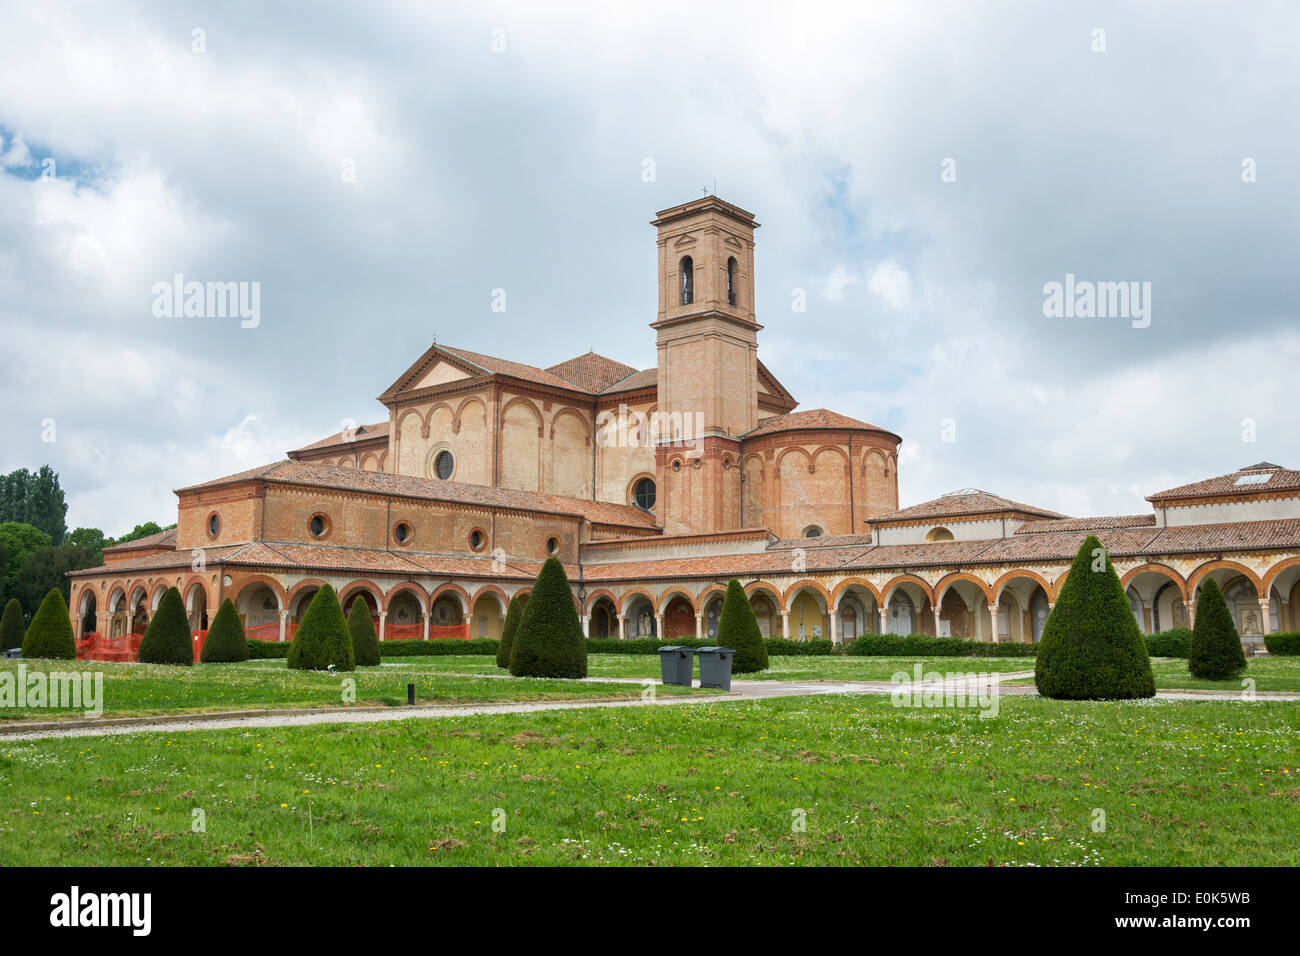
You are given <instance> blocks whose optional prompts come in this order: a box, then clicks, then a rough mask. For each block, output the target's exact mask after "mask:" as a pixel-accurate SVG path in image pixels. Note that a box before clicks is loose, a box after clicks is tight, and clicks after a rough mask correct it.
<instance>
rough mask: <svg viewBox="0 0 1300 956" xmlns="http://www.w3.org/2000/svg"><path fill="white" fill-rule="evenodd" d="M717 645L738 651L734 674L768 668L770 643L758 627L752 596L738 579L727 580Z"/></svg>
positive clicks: (733, 662)
mask: <svg viewBox="0 0 1300 956" xmlns="http://www.w3.org/2000/svg"><path fill="white" fill-rule="evenodd" d="M718 645H719V646H721V647H730V648H731V649H732V650H734V651H735V652H736V656H735V658H734V659H733V660H732V662H731V672H732V673H733V674H753V673H756V672H758V671H765V670H767V644H766V643H765V642H764V640H763V632H762V631H760V630H759V629H758V619H757V618H756V617H754V608H753V607H752V606H751V605H750V603H749V595H748V594H746V593H745V589H744V588H743V587H741V584H740V582H739V581H738V580H736V579H735V578H732V579H731V580H730V581H728V582H727V596H726V597H725V598H723V599H722V613H721V614H720V615H718Z"/></svg>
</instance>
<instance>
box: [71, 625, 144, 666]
mask: <svg viewBox="0 0 1300 956" xmlns="http://www.w3.org/2000/svg"><path fill="white" fill-rule="evenodd" d="M142 637H144V635H143V634H123V635H122V636H121V637H104V636H103V635H102V634H100V633H99V632H98V631H92V632H91V633H89V634H87V635H85V636H84V637H83V638H82V639H81V640H79V641H77V660H79V661H134V660H135V659H136V655H137V654H138V653H139V651H140V639H141V638H142Z"/></svg>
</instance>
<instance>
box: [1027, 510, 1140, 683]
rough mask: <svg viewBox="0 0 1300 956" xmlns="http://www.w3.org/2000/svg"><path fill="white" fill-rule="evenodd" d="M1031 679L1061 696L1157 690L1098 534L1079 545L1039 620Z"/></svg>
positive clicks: (1130, 608) (1131, 610)
mask: <svg viewBox="0 0 1300 956" xmlns="http://www.w3.org/2000/svg"><path fill="white" fill-rule="evenodd" d="M1034 683H1035V684H1037V685H1038V692H1039V693H1040V694H1042V695H1043V696H1044V697H1053V698H1058V699H1064V700H1127V699H1130V698H1134V697H1154V696H1155V693H1156V686H1155V678H1154V676H1153V675H1152V673H1151V658H1150V657H1149V656H1148V655H1147V647H1146V642H1145V641H1144V640H1143V639H1142V632H1141V631H1140V630H1139V629H1138V625H1137V621H1136V620H1135V619H1134V617H1133V609H1132V607H1131V606H1130V605H1129V601H1128V596H1127V595H1126V594H1125V593H1124V586H1123V585H1122V584H1120V581H1119V575H1118V574H1116V573H1115V566H1114V565H1113V564H1111V563H1110V555H1109V554H1107V553H1106V552H1105V550H1104V549H1103V548H1102V546H1101V542H1100V541H1098V540H1097V537H1096V535H1088V537H1087V538H1086V539H1085V540H1084V542H1083V544H1081V545H1080V546H1079V551H1078V553H1076V554H1075V556H1074V562H1073V563H1072V564H1071V565H1070V571H1069V574H1068V575H1067V576H1066V578H1065V584H1063V585H1062V586H1061V593H1060V594H1059V595H1058V596H1057V598H1056V605H1055V607H1053V608H1052V613H1051V614H1050V615H1049V616H1048V618H1047V623H1046V624H1045V625H1044V626H1043V638H1042V641H1041V642H1040V643H1039V648H1038V657H1037V660H1036V662H1035V666H1034Z"/></svg>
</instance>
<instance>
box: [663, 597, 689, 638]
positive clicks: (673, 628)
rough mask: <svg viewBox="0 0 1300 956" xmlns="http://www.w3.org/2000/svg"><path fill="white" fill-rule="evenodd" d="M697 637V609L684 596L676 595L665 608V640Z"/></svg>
mask: <svg viewBox="0 0 1300 956" xmlns="http://www.w3.org/2000/svg"><path fill="white" fill-rule="evenodd" d="M683 637H685V638H693V637H695V607H694V606H693V605H692V604H691V602H690V600H689V599H688V598H687V597H686V596H685V595H684V594H674V595H673V596H672V598H671V599H670V600H669V601H668V604H667V606H666V607H665V608H664V639H665V640H669V641H672V640H677V639H678V638H683Z"/></svg>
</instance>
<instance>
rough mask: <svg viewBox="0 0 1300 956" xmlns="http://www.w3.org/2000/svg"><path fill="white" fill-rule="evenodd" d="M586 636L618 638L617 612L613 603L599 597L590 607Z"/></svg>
mask: <svg viewBox="0 0 1300 956" xmlns="http://www.w3.org/2000/svg"><path fill="white" fill-rule="evenodd" d="M587 634H588V635H589V636H590V637H592V638H610V637H618V612H617V611H616V610H615V609H614V602H613V601H611V600H610V599H609V598H607V597H605V596H604V595H601V596H600V597H598V598H596V603H594V604H593V605H592V606H591V620H590V621H589V622H588V623H587Z"/></svg>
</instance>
